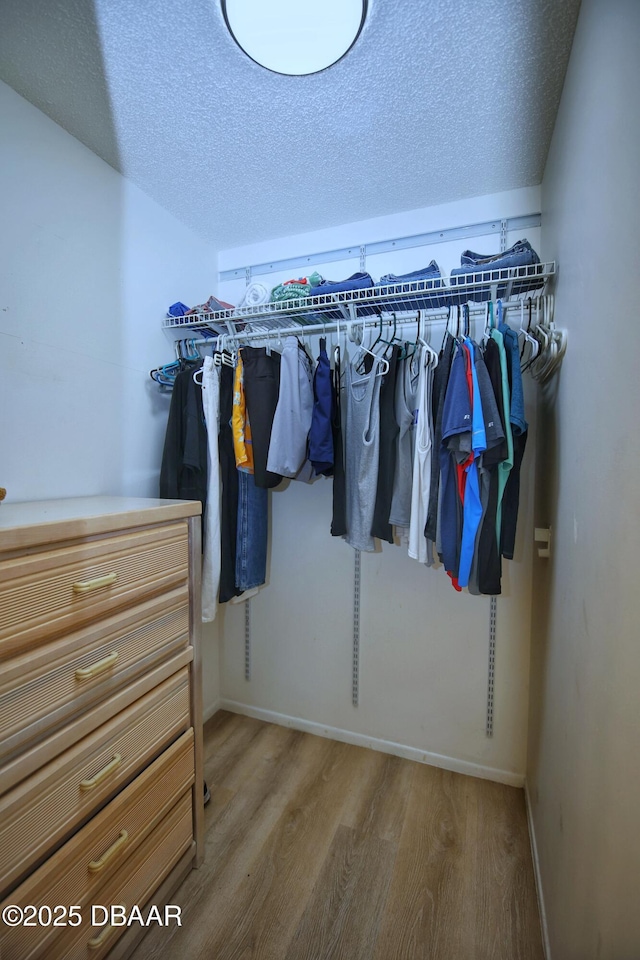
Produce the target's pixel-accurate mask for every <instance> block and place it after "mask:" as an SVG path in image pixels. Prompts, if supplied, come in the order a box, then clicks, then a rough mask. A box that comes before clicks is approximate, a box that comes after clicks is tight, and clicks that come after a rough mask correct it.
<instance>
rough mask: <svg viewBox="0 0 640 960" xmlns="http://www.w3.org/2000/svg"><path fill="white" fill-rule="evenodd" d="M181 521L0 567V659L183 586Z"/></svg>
mask: <svg viewBox="0 0 640 960" xmlns="http://www.w3.org/2000/svg"><path fill="white" fill-rule="evenodd" d="M187 576H188V526H187V523H186V522H184V521H180V522H177V523H171V524H165V525H163V526H160V527H154V528H152V529H149V530H141V531H137V532H132V533H126V534H122V535H120V536H109V537H104V538H101V539H96V540H92V541H89V542H84V543H82V544H76V545H73V544H72V545H70V546H66V547H62V548H59V549H56V550H46V551H35V552H33V553H30V554H28V555H26V556H22V557H16V558H13V559H10V560H4V561H3V562H2V563H0V597H1V602H0V659H4V658H6V657H8V656H11V655H12V654H15V653H21V652H24V651H25V650H26V649H27V648H28V647H30V646H34V645H36V644H41V643H44V642H45V641H46V640H49V639H51V638H52V637H54V636H59V635H60V634H62V633H65V632H69V631H71V630H76V629H77V628H78V627H80V626H82V625H83V624H86V623H88V622H89V621H95V620H97V619H99V618H102V617H105V616H108V615H109V614H112V613H114V612H115V611H116V610H118V609H121V608H123V607H127V606H131V605H132V604H134V603H139V602H140V601H142V600H145V599H146V598H147V597H150V596H152V595H154V594H157V593H161V592H163V591H165V590H168V589H170V588H171V587H173V586H176V585H177V584H179V583H186V581H187Z"/></svg>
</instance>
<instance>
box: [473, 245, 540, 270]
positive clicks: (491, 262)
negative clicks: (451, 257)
mask: <svg viewBox="0 0 640 960" xmlns="http://www.w3.org/2000/svg"><path fill="white" fill-rule="evenodd" d="M532 263H540V257H539V256H538V254H537V253H536V252H535V250H534V249H533V247H532V246H531V244H530V243H529V241H528V240H518V241H517V243H514V245H513V246H512V247H509V249H508V250H504V251H503V252H502V253H474V252H473V250H465V251H464V253H463V254H462V256H461V257H460V264H461V266H460V269H462V267H478V266H481V267H483V266H485V264H486V265H487V267H488V269H491V270H504V269H506V268H507V267H526V266H529V264H532ZM467 272H469V271H467ZM471 272H473V271H471Z"/></svg>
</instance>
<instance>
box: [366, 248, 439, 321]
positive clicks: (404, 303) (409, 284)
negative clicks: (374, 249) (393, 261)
mask: <svg viewBox="0 0 640 960" xmlns="http://www.w3.org/2000/svg"><path fill="white" fill-rule="evenodd" d="M440 277H441V273H440V267H439V266H438V264H437V263H436V261H435V260H432V261H431V263H430V264H429V265H428V266H426V267H421V269H420V270H414V271H413V272H412V273H403V274H400V275H399V276H396V274H395V273H386V274H385V275H384V277H380V279H379V280H378V283H377V286H380V287H385V286H394V287H396V289H395V290H394V294H408V293H414V294H415V296H414V297H405V296H399V297H398V299H397V300H396V298H395V296H394V297H393V298H390V299H389V302H388V303H385V304H384V305H383V308H384V309H389V310H394V309H395V310H429V309H430V308H432V307H443V306H446V305H447V304H448V302H449V301H448V299H447V298H446V296H445V297H441V296H439V295H437V294H435V293H431V289H432V288H433V287H444V283H443V282H442V280H441V279H440ZM419 280H432V281H433V285H432V288H430V289H427V290H425V289H420V288H419V287H418V285H417V281H419ZM398 287H400V289H399V290H398V289H397V288H398Z"/></svg>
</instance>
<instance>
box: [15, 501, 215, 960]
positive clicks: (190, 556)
mask: <svg viewBox="0 0 640 960" xmlns="http://www.w3.org/2000/svg"><path fill="white" fill-rule="evenodd" d="M199 514H200V504H199V503H192V502H188V501H179V500H142V499H130V498H121V497H90V498H82V499H70V500H52V501H43V502H39V503H17V504H6V503H4V504H2V505H0V900H1V901H2V903H1V906H0V910H2V911H3V914H2V917H1V918H0V957H1V960H36V958H43V960H63V958H68V960H81V958H82V960H100V958H102V957H105V956H107V955H109V958H110V960H122V958H125V957H127V956H128V955H129V954H130V953H131V951H132V950H133V949H134V947H135V945H136V944H137V943H138V941H139V940H140V939H141V938H142V936H143V935H144V932H145V927H144V926H142V925H141V924H140V922H139V921H137V920H136V921H135V922H133V923H132V924H131V925H130V926H129V927H127V926H121V925H118V919H119V918H118V917H116V922H115V923H114V924H113V925H112V924H111V923H110V922H107V918H106V916H105V912H104V910H100V909H96V910H95V911H92V907H94V906H97V907H106V908H107V910H110V907H111V905H114V904H115V905H121V906H124V908H125V912H126V916H127V917H129V916H130V912H131V910H132V908H133V907H134V906H137V907H139V908H140V911H141V914H142V917H143V919H146V917H147V916H148V911H149V909H150V908H151V906H152V905H154V904H155V905H157V906H158V907H159V908H160V910H159V911H158V912H159V915H160V916H161V918H162V919H163V920H164V919H165V914H164V904H165V903H166V902H167V899H168V898H169V897H170V896H171V894H172V893H173V891H174V890H175V888H176V887H177V886H178V885H179V883H180V882H181V881H182V879H183V878H184V877H185V876H186V874H187V873H188V872H189V870H190V869H191V868H192V867H193V866H197V864H198V862H199V860H200V859H201V857H202V831H203V769H202V693H201V673H200V670H201V668H200V652H199V640H198V632H199V624H200V581H199V577H200V516H199ZM7 908H9V909H7ZM11 908H13V909H11ZM70 908H74V909H73V910H71V909H70ZM18 918H21V922H20V923H19V924H18V925H16V926H11V925H10V924H11V923H15V921H16V919H18ZM80 918H81V922H80ZM108 918H109V920H110V919H111V913H109V914H108ZM167 919H168V921H169V922H175V920H172V919H171V918H167ZM92 920H95V921H96V922H95V924H92Z"/></svg>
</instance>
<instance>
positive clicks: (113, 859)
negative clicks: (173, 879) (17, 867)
mask: <svg viewBox="0 0 640 960" xmlns="http://www.w3.org/2000/svg"><path fill="white" fill-rule="evenodd" d="M193 749H194V739H193V730H189V731H187V732H186V733H185V734H184V735H183V736H182V737H180V739H179V740H178V741H177V742H175V743H174V744H172V746H171V747H169V748H168V749H167V750H166V751H165V752H164V753H163V754H162V755H161V756H160V757H159V758H158V759H157V760H156V761H155V762H154V763H152V764H151V765H150V766H149V767H147V769H146V770H145V771H144V772H143V773H142V774H141V775H140V776H139V777H137V779H136V780H134V781H133V783H131V784H130V785H129V786H128V787H127V788H126V790H124V791H123V792H122V793H120V794H119V795H118V796H117V797H116V798H115V799H114V800H112V801H111V803H109V804H108V805H107V806H106V807H104V808H103V809H102V810H101V811H100V813H99V814H97V815H96V816H95V817H94V818H93V819H92V820H90V821H89V823H87V825H86V826H85V827H83V829H82V830H81V831H79V833H77V834H76V835H75V836H74V837H73V838H72V839H71V840H69V842H68V843H66V844H65V845H64V846H63V847H61V849H60V850H58V851H57V853H55V854H54V855H53V856H52V857H51V858H50V859H49V860H47V861H46V863H44V864H43V865H42V867H40V869H39V870H36V872H35V873H34V874H32V875H31V876H30V877H29V878H28V880H26V881H25V882H24V883H23V884H22V885H21V886H20V887H19V888H18V889H17V890H14V891H13V893H11V894H10V896H9V898H8V899H7V901H5V903H3V905H2V906H3V907H4V906H5V905H6V904H7V903H11V904H15V905H17V906H19V907H21V908H23V909H24V907H26V906H27V905H29V904H33V905H36V906H41V905H45V906H54V905H56V904H66V905H69V906H70V905H77V906H79V907H80V908H81V913H82V916H83V918H84V922H83V924H82V927H81V928H74V927H67V928H62V927H58V928H55V927H53V926H38V927H34V928H13V929H8V930H7V929H6V928H5V929H4V930H3V931H2V933H1V934H0V937H1V940H0V942H1V944H2V958H3V960H36V958H37V957H46V958H47V960H48V958H50V957H53V956H54V955H55V956H65V955H66V953H65V951H66V950H67V944H68V943H69V942H71V941H73V942H75V943H76V945H77V946H76V947H75V949H76V950H78V951H81V952H78V953H77V954H76V953H73V954H72V955H73V956H76V955H77V956H86V951H87V950H89V951H90V955H96V956H100V955H102V954H101V953H100V943H98V945H97V947H94V948H93V949H92V948H89V947H87V942H88V941H89V940H91V939H93V938H97V937H101V938H102V939H103V940H104V941H108V943H105V947H104V949H103V953H104V952H106V950H107V949H109V948H110V947H111V946H112V945H113V942H115V939H117V937H116V936H115V932H116V931H115V930H114V931H107V930H105V929H104V928H102V929H97V930H92V928H91V922H90V921H91V905H93V904H104V905H105V906H109V905H110V904H112V903H116V904H126V903H127V896H129V897H130V896H131V895H133V896H134V897H135V898H138V899H132V900H131V901H130V902H131V905H133V904H134V903H137V904H139V905H140V906H142V905H143V904H144V902H145V900H146V899H147V898H148V897H149V895H150V893H151V892H152V890H153V889H155V887H156V886H157V884H158V881H159V879H162V872H163V871H164V873H165V874H166V873H169V871H170V870H171V868H172V867H173V864H174V863H175V862H176V861H177V859H178V858H179V857H180V856H181V855H182V853H183V852H184V851H185V849H187V848H188V846H189V844H190V842H191V840H192V823H191V804H192V801H191V790H190V789H189V788H190V787H191V786H192V784H193V780H194V771H193ZM176 804H177V806H176ZM170 811H171V813H170ZM167 814H169V817H168V818H167V822H166V823H165V822H162V821H163V819H164V818H165V817H166V815H167ZM128 888H130V889H131V893H130V894H128V895H127V889H128ZM125 929H126V928H125Z"/></svg>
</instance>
